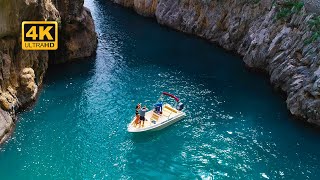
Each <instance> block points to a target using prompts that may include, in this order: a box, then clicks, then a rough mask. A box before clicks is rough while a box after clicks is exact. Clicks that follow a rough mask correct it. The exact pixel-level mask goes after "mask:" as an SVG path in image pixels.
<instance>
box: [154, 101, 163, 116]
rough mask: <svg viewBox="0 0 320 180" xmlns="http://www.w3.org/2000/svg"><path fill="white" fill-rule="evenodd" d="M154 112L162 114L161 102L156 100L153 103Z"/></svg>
mask: <svg viewBox="0 0 320 180" xmlns="http://www.w3.org/2000/svg"><path fill="white" fill-rule="evenodd" d="M154 112H155V113H157V114H162V102H157V103H156V104H155V105H154Z"/></svg>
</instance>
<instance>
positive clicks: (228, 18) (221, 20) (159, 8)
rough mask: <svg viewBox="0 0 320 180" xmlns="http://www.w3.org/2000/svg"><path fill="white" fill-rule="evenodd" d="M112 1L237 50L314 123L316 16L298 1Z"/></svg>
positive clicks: (318, 86)
mask: <svg viewBox="0 0 320 180" xmlns="http://www.w3.org/2000/svg"><path fill="white" fill-rule="evenodd" d="M113 1H114V2H115V3H118V4H121V5H123V6H126V7H131V8H133V9H134V10H135V11H136V12H137V13H139V14H141V15H144V16H150V17H155V18H156V19H157V21H158V22H159V23H160V24H163V25H166V26H169V27H172V28H174V29H177V30H179V31H182V32H185V33H189V34H195V35H198V36H200V37H202V38H205V39H208V40H209V41H211V42H214V43H217V44H219V45H220V46H222V47H224V48H225V49H227V50H231V51H234V52H237V53H238V54H239V55H241V56H243V60H244V62H245V63H246V65H247V66H248V67H251V68H257V69H261V70H263V71H266V72H267V73H268V74H269V75H270V81H271V82H272V84H273V85H274V87H275V88H277V89H280V90H282V91H284V92H285V93H286V94H287V100H286V102H287V107H288V109H289V110H290V112H291V113H292V114H293V115H295V116H297V117H300V118H301V119H306V120H307V121H308V122H311V123H315V124H318V125H320V67H319V65H320V58H319V57H320V51H319V50H320V46H319V45H320V41H319V34H320V32H319V29H320V25H319V21H320V18H319V16H318V15H316V14H312V13H310V12H306V9H305V6H304V3H303V2H300V1H290V0H287V1H280V0H279V1H272V0H257V1H256V0H237V1H233V0H113ZM314 1H316V0H313V1H308V3H309V4H308V5H309V9H312V7H317V5H318V4H315V5H314V6H313V5H312V3H311V4H310V2H314ZM310 5H311V8H310ZM317 18H318V19H317ZM239 81H241V79H239ZM252 86H254V84H253V85H252Z"/></svg>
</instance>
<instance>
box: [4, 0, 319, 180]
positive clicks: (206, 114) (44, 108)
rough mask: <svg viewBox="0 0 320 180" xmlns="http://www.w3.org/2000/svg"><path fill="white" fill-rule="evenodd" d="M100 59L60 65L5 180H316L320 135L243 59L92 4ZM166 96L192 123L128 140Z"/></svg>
mask: <svg viewBox="0 0 320 180" xmlns="http://www.w3.org/2000/svg"><path fill="white" fill-rule="evenodd" d="M86 4H87V6H89V7H90V8H91V9H92V12H93V16H94V19H95V22H96V27H97V31H98V33H99V47H98V50H97V56H96V57H93V58H89V59H86V60H82V61H77V62H74V63H69V64H64V65H59V66H52V67H50V69H49V72H48V74H47V77H46V81H45V84H44V87H43V89H42V91H41V94H40V97H39V100H38V101H37V103H36V105H35V106H34V108H32V110H28V111H26V112H23V113H21V114H20V116H19V120H20V121H19V122H18V124H17V128H16V130H15V133H14V134H13V137H12V138H11V139H10V140H9V141H8V143H6V144H5V145H4V146H2V147H1V151H0V177H1V179H47V178H51V179H71V178H73V179H102V178H104V179H119V178H122V179H195V178H198V179H200V178H202V179H211V178H214V179H227V178H228V179H238V178H243V179H260V178H266V179H282V178H283V179H318V178H319V176H320V175H319V171H320V170H319V169H320V165H319V155H320V153H319V149H320V140H319V138H320V136H319V133H317V132H316V131H315V130H313V129H311V128H307V127H305V125H303V124H302V123H298V122H297V121H295V120H293V119H291V118H290V117H289V115H288V112H287V110H286V105H285V102H284V99H282V98H281V97H280V96H279V95H278V94H277V93H275V92H273V91H272V87H271V86H270V85H269V84H268V80H267V78H265V77H263V76H261V75H258V74H255V73H251V72H248V71H247V70H245V68H244V64H243V63H242V61H241V59H240V58H239V57H236V56H234V55H231V54H228V53H227V52H224V51H223V50H222V49H220V48H217V47H215V46H213V45H211V44H209V43H207V42H205V41H203V40H200V39H197V38H195V37H190V36H187V35H185V34H182V33H178V32H175V31H172V30H169V29H167V28H165V27H161V26H159V25H158V24H156V23H155V22H154V21H153V20H151V19H146V18H143V17H140V16H137V15H136V14H135V13H133V12H132V11H130V10H127V9H124V8H121V7H119V6H115V5H113V4H111V3H109V2H105V1H104V0H101V1H93V2H86ZM162 91H168V92H171V93H174V94H176V95H177V96H178V97H180V98H181V99H182V101H183V102H185V104H186V105H187V108H186V113H187V115H188V116H187V118H185V119H184V120H182V121H180V122H178V123H176V124H174V125H173V126H170V127H168V128H166V129H164V130H162V131H159V132H155V133H146V134H140V135H133V134H129V133H128V132H127V131H126V126H127V123H129V121H130V120H131V117H132V116H133V115H134V106H135V105H136V103H137V102H142V103H143V104H146V105H147V106H149V107H151V105H152V104H153V103H154V101H156V99H157V98H158V96H159V95H160V93H161V92H162Z"/></svg>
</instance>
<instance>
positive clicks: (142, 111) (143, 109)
mask: <svg viewBox="0 0 320 180" xmlns="http://www.w3.org/2000/svg"><path fill="white" fill-rule="evenodd" d="M147 110H148V108H147V107H146V106H143V108H142V109H140V112H139V113H140V121H142V127H143V126H144V121H145V120H146V118H145V116H146V112H147Z"/></svg>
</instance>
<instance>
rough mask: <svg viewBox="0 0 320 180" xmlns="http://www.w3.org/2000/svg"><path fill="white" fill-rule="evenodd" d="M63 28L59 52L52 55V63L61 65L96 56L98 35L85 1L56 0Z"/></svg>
mask: <svg viewBox="0 0 320 180" xmlns="http://www.w3.org/2000/svg"><path fill="white" fill-rule="evenodd" d="M54 3H55V5H56V7H57V8H58V10H59V12H60V15H61V19H62V22H61V24H62V26H61V30H60V32H61V33H60V34H59V35H60V37H59V41H60V42H59V47H60V48H59V50H58V51H56V52H52V53H51V54H50V57H52V58H50V59H52V60H53V61H51V63H61V62H65V61H68V60H73V59H77V58H83V57H88V56H91V55H92V54H94V52H95V50H96V47H97V35H96V32H95V27H94V22H93V19H92V16H91V12H90V10H89V9H87V8H86V7H83V3H84V1H83V0H73V1H70V0H56V1H54Z"/></svg>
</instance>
